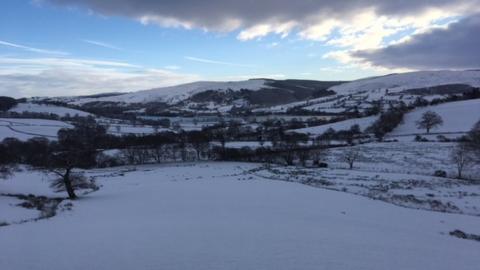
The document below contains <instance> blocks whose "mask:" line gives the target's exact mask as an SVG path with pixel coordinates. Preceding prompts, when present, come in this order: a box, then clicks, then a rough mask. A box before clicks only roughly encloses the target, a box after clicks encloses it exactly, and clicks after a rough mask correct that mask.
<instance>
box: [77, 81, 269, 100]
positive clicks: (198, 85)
mask: <svg viewBox="0 0 480 270" xmlns="http://www.w3.org/2000/svg"><path fill="white" fill-rule="evenodd" d="M265 82H266V81H265V80H248V81H232V82H207V81H206V82H194V83H188V84H182V85H177V86H171V87H163V88H156V89H151V90H145V91H139V92H134V93H128V94H124V95H118V96H110V97H101V98H81V99H78V100H76V101H74V102H73V103H74V104H77V105H81V104H85V103H88V102H94V101H98V102H120V103H147V102H155V101H161V102H167V103H176V102H179V101H182V100H185V99H187V98H189V97H191V96H192V95H194V94H196V93H200V92H204V91H207V90H216V91H227V90H232V91H240V90H241V89H248V90H259V89H262V88H268V87H269V86H267V85H265Z"/></svg>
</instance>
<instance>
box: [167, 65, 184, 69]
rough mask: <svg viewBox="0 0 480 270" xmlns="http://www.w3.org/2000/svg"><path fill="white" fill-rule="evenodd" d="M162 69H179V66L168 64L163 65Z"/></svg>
mask: <svg viewBox="0 0 480 270" xmlns="http://www.w3.org/2000/svg"><path fill="white" fill-rule="evenodd" d="M163 68H164V69H169V70H179V69H181V67H179V66H175V65H169V66H164V67H163Z"/></svg>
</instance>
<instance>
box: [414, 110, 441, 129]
mask: <svg viewBox="0 0 480 270" xmlns="http://www.w3.org/2000/svg"><path fill="white" fill-rule="evenodd" d="M415 123H416V125H417V128H419V129H426V130H427V133H430V129H432V128H436V127H438V126H441V125H443V119H442V117H441V116H440V115H439V114H438V113H436V112H434V111H427V112H425V113H424V114H422V118H420V120H418V121H417V122H415Z"/></svg>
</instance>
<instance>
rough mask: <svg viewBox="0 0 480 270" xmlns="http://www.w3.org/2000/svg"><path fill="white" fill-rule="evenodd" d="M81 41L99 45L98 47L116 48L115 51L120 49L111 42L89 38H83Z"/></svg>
mask: <svg viewBox="0 0 480 270" xmlns="http://www.w3.org/2000/svg"><path fill="white" fill-rule="evenodd" d="M82 41H83V42H85V43H88V44H91V45H95V46H99V47H103V48H107V49H112V50H116V51H122V49H121V48H119V47H117V46H114V45H112V44H109V43H106V42H102V41H96V40H89V39H84V40H82Z"/></svg>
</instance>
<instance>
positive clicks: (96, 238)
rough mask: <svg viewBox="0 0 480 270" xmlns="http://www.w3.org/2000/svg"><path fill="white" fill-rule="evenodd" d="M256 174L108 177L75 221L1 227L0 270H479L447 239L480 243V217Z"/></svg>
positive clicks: (471, 256) (472, 245) (213, 169)
mask: <svg viewBox="0 0 480 270" xmlns="http://www.w3.org/2000/svg"><path fill="white" fill-rule="evenodd" d="M254 167H255V165H250V164H240V163H204V164H197V165H192V166H188V165H181V166H162V167H140V168H139V169H138V170H137V171H134V172H129V173H128V172H127V173H125V175H124V176H123V174H122V176H115V175H112V176H111V177H108V176H107V175H108V170H105V171H103V172H99V174H103V175H106V176H103V177H99V179H98V180H99V182H100V183H101V184H102V185H103V187H102V188H101V189H100V190H99V191H98V192H95V193H92V194H90V195H88V196H87V197H84V198H83V199H80V200H78V201H76V202H74V207H73V210H72V211H69V212H61V213H60V214H59V216H57V217H54V218H52V219H49V220H43V221H39V222H32V223H26V224H22V225H11V226H7V227H0V239H1V241H0V250H2V252H0V269H9V270H24V269H32V270H36V269H50V270H60V269H62V270H63V269H70V270H81V269H117V270H122V269H170V270H177V269H197V270H204V269H205V270H206V269H208V270H216V269H278V270H284V269H285V270H287V269H288V270H291V269H303V270H309V269H312V270H313V269H315V270H317V269H336V270H347V269H363V270H385V269H389V270H404V269H436V270H450V269H462V270H477V269H478V265H479V264H480V257H479V256H478V243H477V242H474V241H468V240H463V239H457V238H454V237H451V236H449V235H448V232H449V231H452V230H455V229H460V230H463V231H466V232H470V233H476V234H478V233H480V219H479V218H478V217H473V216H465V215H452V214H445V213H435V212H428V211H418V210H412V209H407V208H402V207H397V206H394V205H391V204H386V203H383V202H380V201H378V200H371V199H367V198H362V197H359V196H354V195H350V194H346V193H341V192H335V191H329V190H323V189H316V188H312V187H308V186H305V185H300V184H296V183H287V182H283V181H270V180H265V179H262V178H260V177H255V176H252V177H250V175H244V174H243V172H244V170H249V169H252V168H254ZM247 177H250V178H248V179H247ZM239 180H240V181H239ZM32 181H39V179H32ZM352 181H353V180H352ZM7 184H8V185H12V186H13V187H15V184H16V181H14V179H12V180H11V181H7V182H5V183H4V185H7ZM2 186H3V185H2Z"/></svg>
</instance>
